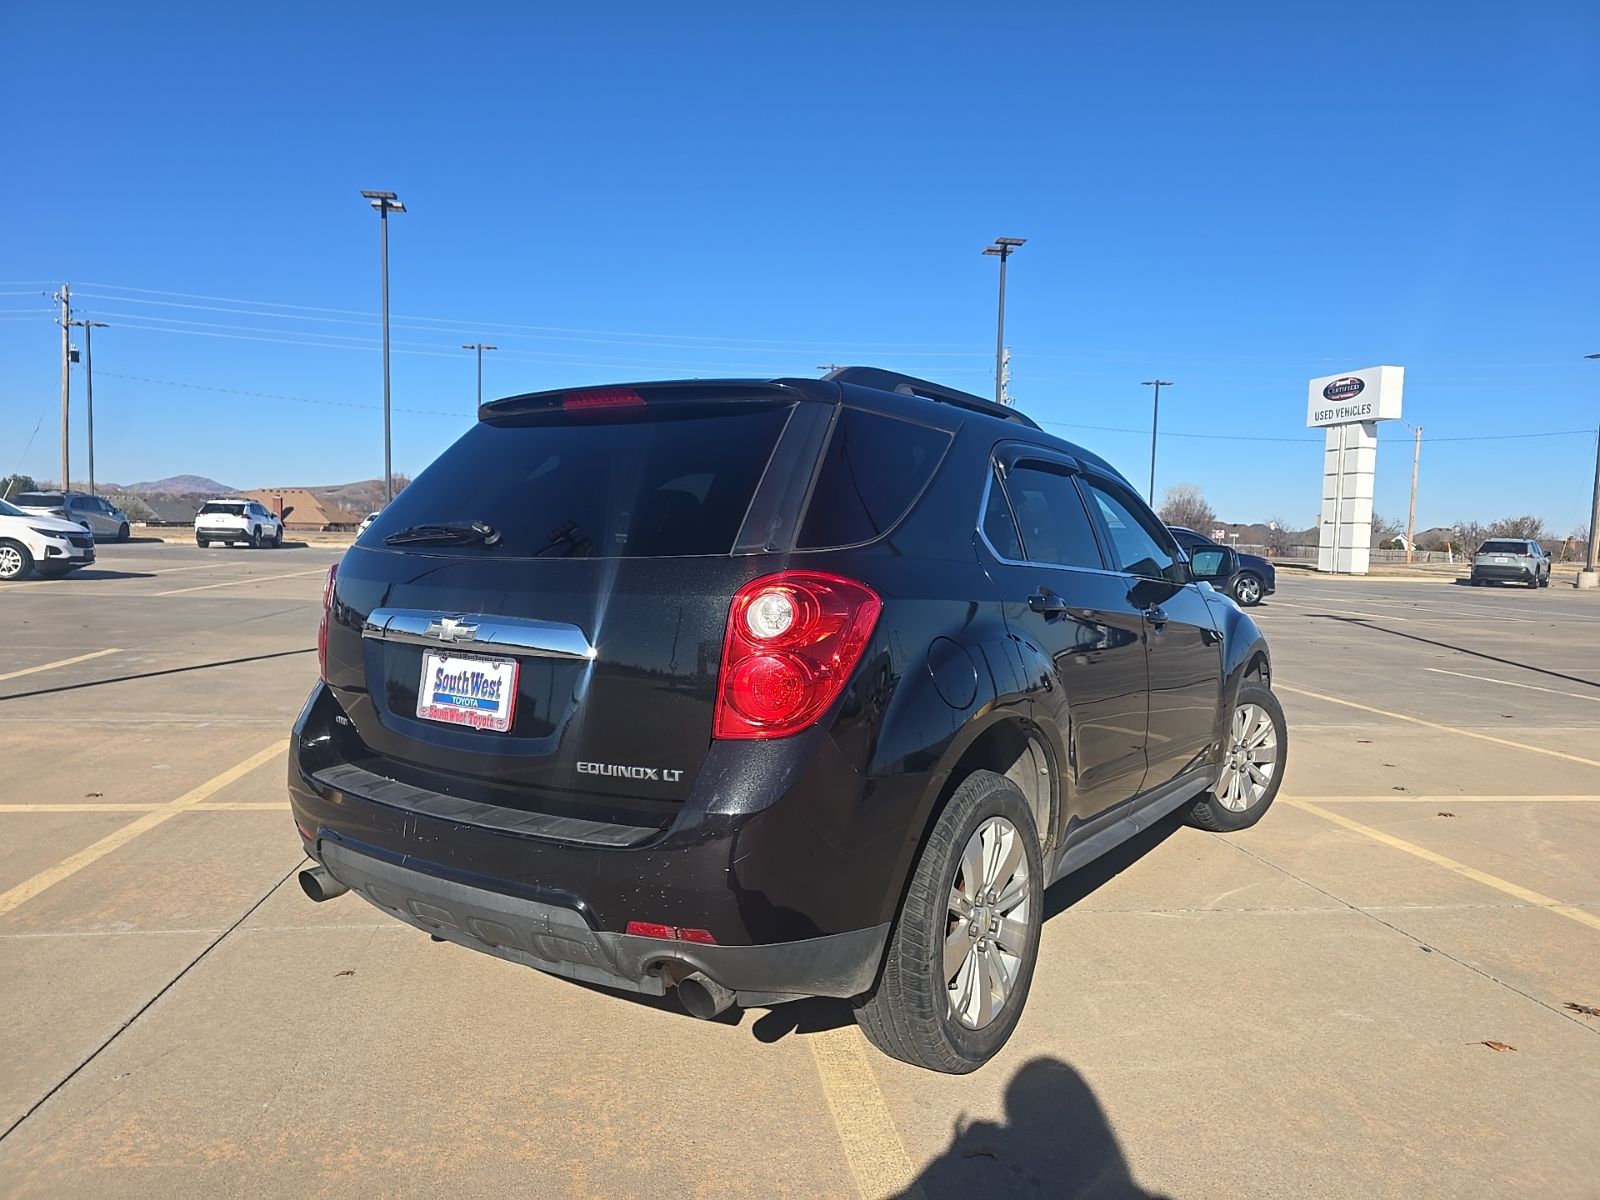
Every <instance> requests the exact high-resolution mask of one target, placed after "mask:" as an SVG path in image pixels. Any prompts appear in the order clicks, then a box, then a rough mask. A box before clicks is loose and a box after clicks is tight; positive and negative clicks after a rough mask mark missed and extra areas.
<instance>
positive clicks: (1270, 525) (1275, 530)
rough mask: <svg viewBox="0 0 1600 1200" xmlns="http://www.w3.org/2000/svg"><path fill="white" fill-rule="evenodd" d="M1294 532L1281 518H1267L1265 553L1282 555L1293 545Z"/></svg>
mask: <svg viewBox="0 0 1600 1200" xmlns="http://www.w3.org/2000/svg"><path fill="white" fill-rule="evenodd" d="M1296 532H1297V531H1296V530H1293V529H1290V528H1289V523H1288V522H1287V521H1285V520H1284V519H1283V518H1282V517H1269V518H1267V553H1268V554H1282V553H1284V552H1285V551H1286V550H1288V549H1289V547H1290V546H1292V545H1294V543H1295V534H1296Z"/></svg>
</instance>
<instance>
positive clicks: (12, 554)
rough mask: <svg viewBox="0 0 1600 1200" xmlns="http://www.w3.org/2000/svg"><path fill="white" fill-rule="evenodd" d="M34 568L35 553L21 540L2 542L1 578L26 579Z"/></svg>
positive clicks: (0, 555) (8, 580)
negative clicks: (29, 551)
mask: <svg viewBox="0 0 1600 1200" xmlns="http://www.w3.org/2000/svg"><path fill="white" fill-rule="evenodd" d="M31 570H33V555H32V554H29V553H28V548H27V547H26V546H24V545H23V544H22V543H21V542H10V541H6V542H0V580H5V581H6V582H10V581H11V580H13V579H26V578H27V577H28V572H29V571H31Z"/></svg>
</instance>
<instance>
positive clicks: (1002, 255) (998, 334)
mask: <svg viewBox="0 0 1600 1200" xmlns="http://www.w3.org/2000/svg"><path fill="white" fill-rule="evenodd" d="M1027 240H1028V239H1027V238H995V240H994V245H992V246H985V247H984V248H983V252H984V253H985V254H993V255H995V256H997V257H998V258H999V259H1000V317H999V319H998V320H997V321H996V322H995V330H994V402H995V403H996V404H999V403H1000V401H1001V396H1002V395H1003V394H1004V393H1003V392H1002V391H1001V389H1002V388H1003V387H1004V386H1005V379H1004V377H1003V371H1004V369H1005V364H1004V360H1005V352H1006V259H1008V258H1010V257H1011V255H1012V254H1013V253H1014V252H1015V251H1016V248H1017V247H1018V246H1021V245H1023V244H1024V243H1025V242H1027Z"/></svg>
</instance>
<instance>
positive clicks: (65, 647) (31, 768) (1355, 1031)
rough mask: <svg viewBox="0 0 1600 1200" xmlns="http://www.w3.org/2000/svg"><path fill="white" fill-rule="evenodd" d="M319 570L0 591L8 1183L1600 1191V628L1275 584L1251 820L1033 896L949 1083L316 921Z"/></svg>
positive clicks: (1471, 602)
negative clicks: (993, 1004)
mask: <svg viewBox="0 0 1600 1200" xmlns="http://www.w3.org/2000/svg"><path fill="white" fill-rule="evenodd" d="M336 553H337V552H336V551H333V550H327V549H302V550H283V551H260V552H248V551H226V550H222V549H220V548H214V549H212V550H210V551H200V550H198V549H197V548H195V547H192V546H189V545H187V544H181V545H167V546H152V545H131V546H108V547H105V548H104V549H103V550H102V557H101V561H100V563H99V564H98V565H97V572H96V574H93V575H88V574H86V575H85V576H83V577H80V578H75V579H67V580H62V581H59V582H54V581H52V582H45V583H40V582H37V581H35V582H29V583H23V584H17V585H10V586H7V587H4V588H3V589H0V609H3V611H4V613H5V616H6V620H7V630H8V633H13V632H14V631H16V630H19V629H20V630H21V631H22V634H21V636H10V637H8V638H7V639H6V640H5V642H4V643H3V644H0V719H3V721H4V724H3V725H0V729H3V730H4V733H3V734H0V741H3V748H4V749H5V750H6V751H7V753H6V756H5V759H6V769H5V771H4V773H3V775H0V831H3V832H0V1005H3V1008H4V1011H5V1013H6V1021H5V1023H4V1025H3V1026H0V1062H3V1063H5V1065H6V1069H5V1070H4V1072H0V1193H3V1194H6V1195H19V1196H20V1195H51V1196H58V1195H85V1196H97V1197H98V1196H162V1197H167V1196H201V1195H205V1196H209V1195H217V1194H244V1193H248V1194H254V1195H290V1194H292V1195H296V1196H300V1195H307V1194H310V1195H332V1194H348V1193H350V1192H353V1191H362V1192H371V1193H378V1194H411V1193H423V1192H441V1193H442V1192H446V1191H448V1192H449V1193H451V1194H455V1195H462V1196H470V1195H497V1196H498V1195H523V1194H526V1195H539V1196H564V1195H583V1196H604V1195H636V1194H642V1193H645V1192H658V1191H661V1190H663V1189H670V1190H671V1191H672V1192H674V1193H683V1194H686V1195H707V1196H743V1195H749V1196H781V1195H793V1196H808V1197H809V1196H852V1195H863V1196H869V1197H876V1196H880V1195H895V1194H905V1195H921V1196H925V1197H943V1196H958V1195H960V1196H966V1195H970V1194H973V1193H974V1192H979V1191H981V1192H992V1193H995V1194H1001V1195H1029V1194H1038V1195H1051V1196H1072V1195H1093V1196H1138V1195H1146V1194H1149V1195H1168V1196H1173V1197H1212V1196H1215V1197H1239V1196H1306V1197H1321V1196H1340V1195H1360V1196H1363V1197H1367V1196H1395V1197H1401V1196H1404V1197H1413V1196H1418V1195H1427V1196H1463V1197H1466V1196H1471V1197H1483V1196H1514V1197H1523V1196H1530V1197H1531V1196H1538V1197H1564V1196H1571V1197H1580V1196H1588V1197H1592V1196H1594V1195H1596V1194H1597V1188H1596V1183H1595V1181H1596V1180H1597V1179H1600V1136H1597V1133H1600V1130H1597V1127H1596V1123H1595V1117H1594V1113H1595V1112H1596V1110H1597V1106H1600V1017H1597V1016H1593V1015H1585V1013H1584V1012H1583V1011H1581V1010H1580V1009H1575V1008H1572V1007H1569V1006H1571V1005H1580V1006H1587V1007H1589V1008H1594V1009H1600V853H1597V851H1600V800H1597V799H1596V797H1597V795H1600V737H1597V736H1596V734H1597V733H1600V603H1596V602H1595V598H1594V597H1591V596H1586V595H1585V596H1579V595H1577V594H1575V593H1572V592H1562V591H1561V590H1559V589H1550V590H1548V591H1539V592H1519V591H1513V590H1510V589H1491V590H1481V589H1467V588H1456V587H1450V586H1449V585H1440V584H1414V583H1409V582H1405V581H1396V582H1390V581H1382V582H1378V581H1371V582H1350V581H1342V580H1341V581H1337V582H1336V581H1319V580H1317V579H1315V578H1299V577H1285V578H1283V579H1282V583H1281V590H1280V592H1279V595H1278V596H1276V597H1274V598H1273V599H1272V600H1270V601H1269V602H1268V603H1267V604H1266V605H1263V606H1262V607H1261V608H1260V609H1258V610H1256V612H1257V614H1258V618H1259V622H1260V624H1261V626H1262V627H1263V629H1264V630H1265V631H1266V633H1267V635H1268V637H1269V638H1270V639H1271V641H1272V645H1273V649H1274V656H1275V678H1274V684H1275V686H1276V687H1277V688H1278V689H1279V690H1280V694H1281V695H1282V698H1283V701H1284V706H1285V709H1286V711H1287V713H1288V717H1289V724H1290V731H1291V746H1292V749H1291V753H1290V761H1289V768H1288V774H1287V777H1286V780H1285V786H1284V791H1283V794H1282V795H1281V797H1280V800H1279V802H1278V804H1277V806H1276V807H1275V808H1274V810H1273V812H1271V813H1270V814H1269V815H1268V817H1267V818H1266V820H1265V821H1263V822H1262V824H1260V825H1259V826H1257V827H1256V828H1255V829H1252V830H1250V831H1247V832H1246V833H1244V834H1241V835H1236V836H1233V837H1213V836H1210V835H1206V834H1202V833H1199V832H1197V831H1195V830H1191V829H1187V828H1185V827H1183V826H1181V825H1179V824H1177V823H1176V822H1174V821H1167V822H1163V823H1161V824H1160V825H1158V826H1157V827H1156V828H1154V829H1152V830H1150V831H1147V832H1146V833H1145V834H1143V835H1141V836H1140V837H1139V838H1137V839H1136V840H1135V841H1134V842H1131V843H1129V844H1127V845H1125V846H1124V847H1122V848H1121V849H1119V850H1118V851H1115V852H1113V854H1112V855H1110V856H1109V857H1108V858H1107V859H1105V860H1102V861H1101V862H1100V863H1097V864H1094V865H1092V866H1091V867H1089V868H1087V869H1086V870H1085V871H1083V872H1080V873H1079V874H1078V875H1077V876H1074V877H1072V878H1070V879H1068V880H1066V881H1064V882H1063V883H1062V884H1060V885H1058V886H1057V887H1056V888H1054V889H1052V891H1051V893H1050V894H1049V896H1048V897H1047V899H1048V901H1049V903H1048V906H1047V907H1048V910H1049V912H1050V917H1049V920H1048V922H1047V924H1046V926H1045V932H1044V944H1043V954H1042V957H1041V960H1040V963H1039V966H1038V971H1037V975H1036V978H1035V982H1034V990H1033V995H1032V999H1031V1001H1030V1004H1029V1007H1028V1009H1027V1011H1026V1013H1025V1014H1024V1017H1023V1020H1022V1023H1021V1025H1020V1026H1019V1028H1018V1031H1017V1034H1016V1035H1015V1037H1014V1038H1013V1039H1012V1041H1011V1043H1010V1044H1009V1045H1008V1047H1007V1048H1006V1049H1005V1051H1004V1052H1003V1053H1002V1054H1001V1056H1000V1057H999V1058H998V1059H996V1060H995V1061H994V1062H993V1063H991V1064H990V1065H988V1066H987V1067H985V1068H984V1069H983V1070H981V1071H980V1072H978V1073H976V1074H975V1075H971V1076H966V1077H947V1076H937V1075H932V1074H929V1073H926V1072H919V1071H916V1070H913V1069H911V1068H909V1067H905V1066H902V1065H901V1064H899V1063H896V1062H893V1061H891V1060H888V1059H885V1058H882V1057H880V1056H878V1055H877V1054H876V1053H875V1052H873V1051H871V1050H870V1049H868V1048H867V1047H866V1046H865V1043H864V1042H862V1040H861V1039H860V1037H859V1035H858V1034H857V1033H856V1031H855V1029H854V1027H853V1025H852V1024H851V1023H850V1020H849V1014H848V1010H847V1008H845V1007H844V1006H843V1005H839V1004H833V1003H826V1002H820V1001H808V1002H801V1003H798V1004H794V1005H789V1006H785V1007H781V1008H777V1009H773V1010H770V1011H768V1012H759V1011H758V1012H748V1013H744V1014H733V1015H729V1016H728V1017H726V1018H725V1019H724V1020H721V1021H718V1022H711V1023H701V1022H697V1021H694V1020H693V1019H691V1018H689V1017H687V1016H684V1015H682V1014H681V1013H680V1012H678V1011H677V1009H676V1006H675V1003H674V1002H673V1001H672V1000H671V999H670V998H669V999H668V1000H666V1001H663V1002H659V1003H643V1002H640V1001H637V1000H632V999H628V998H623V997H616V996H612V995H608V994H605V993H602V992H599V991H597V990H594V989H589V988H585V987H581V986H577V985H574V984H571V983H568V982H566V981H563V980H560V979H555V978H551V977H546V976H543V975H539V974H537V973H535V972H531V971H527V970H524V969H522V968H519V967H516V966H512V965H510V964H507V963H502V962H499V961H496V960H492V959H489V958H486V957H483V956H479V955H474V954H471V953H469V952H467V951H464V950H460V949H458V948H455V947H453V946H450V945H447V944H434V943H432V942H430V941H429V939H428V938H427V937H426V936H424V935H423V934H421V933H418V932H416V931H414V930H411V929H409V928H407V927H404V926H401V925H399V924H398V923H396V922H393V921H391V920H388V919H386V918H382V917H380V916H379V915H378V914H377V913H376V912H375V911H374V910H372V909H370V908H369V907H367V906H366V905H364V904H363V903H362V902H360V901H359V900H357V899H356V898H354V897H345V898H343V899H340V900H338V901H335V902H333V903H330V904H325V905H320V906H314V905H312V904H310V903H309V902H308V901H306V900H305V899H304V897H303V896H301V894H300V893H299V890H298V888H297V887H296V886H295V885H294V883H293V873H294V871H295V870H296V869H297V868H298V866H299V865H300V863H301V861H302V860H301V856H300V851H299V845H298V840H297V838H296V836H295V834H294V831H293V829H292V827H291V824H290V822H289V819H288V813H287V808H286V805H285V801H284V793H283V783H282V776H283V770H284V754H283V750H284V737H285V734H286V733H287V730H288V726H289V723H290V722H291V720H292V718H293V716H294V713H295V712H296V711H297V709H298V706H299V704H300V702H301V701H302V699H303V698H304V695H305V692H306V690H307V688H308V687H309V685H310V683H311V680H312V678H313V675H314V672H315V663H314V655H313V653H312V651H311V648H312V646H313V645H314V639H315V623H316V615H317V602H318V597H319V591H320V586H321V577H322V573H323V571H324V570H325V568H326V565H327V563H328V562H330V561H332V560H333V558H334V557H335V555H336ZM91 654H94V655H97V657H92V658H89V657H84V656H86V655H91ZM23 672H26V673H23Z"/></svg>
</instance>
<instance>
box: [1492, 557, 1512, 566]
mask: <svg viewBox="0 0 1600 1200" xmlns="http://www.w3.org/2000/svg"><path fill="white" fill-rule="evenodd" d="M1494 561H1495V565H1496V566H1510V565H1511V560H1510V559H1509V558H1496V559H1495V560H1494Z"/></svg>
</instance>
